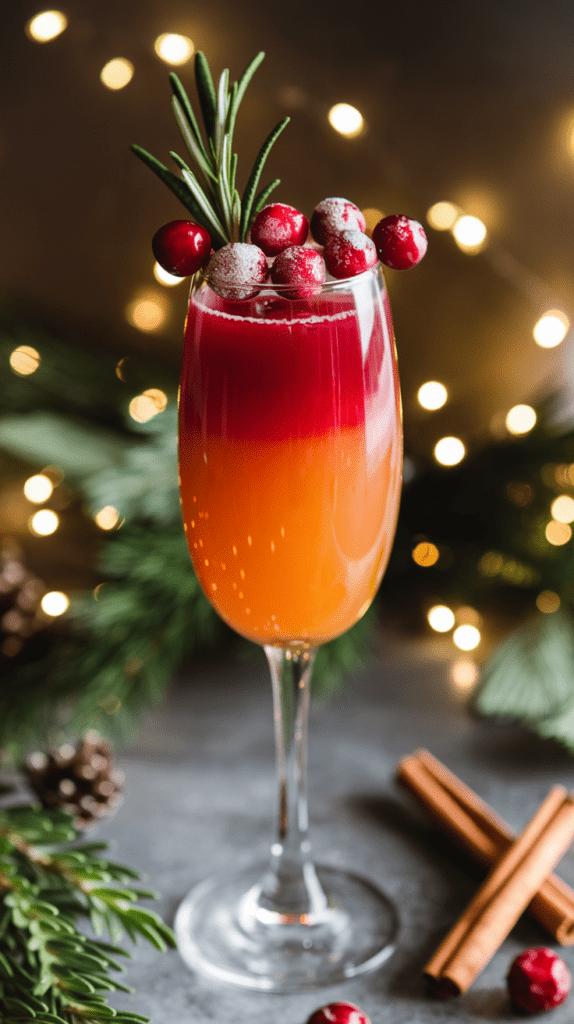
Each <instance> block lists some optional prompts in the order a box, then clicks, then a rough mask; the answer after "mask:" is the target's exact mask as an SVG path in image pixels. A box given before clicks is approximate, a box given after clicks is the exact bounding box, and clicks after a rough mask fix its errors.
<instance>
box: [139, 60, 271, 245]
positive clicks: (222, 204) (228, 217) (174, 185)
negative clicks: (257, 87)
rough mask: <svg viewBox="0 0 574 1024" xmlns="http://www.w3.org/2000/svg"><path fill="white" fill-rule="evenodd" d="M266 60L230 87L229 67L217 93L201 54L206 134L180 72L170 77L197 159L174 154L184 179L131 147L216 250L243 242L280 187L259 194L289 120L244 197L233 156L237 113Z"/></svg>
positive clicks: (264, 153) (198, 77)
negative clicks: (190, 160)
mask: <svg viewBox="0 0 574 1024" xmlns="http://www.w3.org/2000/svg"><path fill="white" fill-rule="evenodd" d="M264 57H265V54H264V53H258V54H257V56H256V57H254V58H253V60H252V61H251V62H250V63H249V64H248V66H247V67H246V68H245V71H244V72H243V74H242V75H241V77H240V79H239V80H238V81H237V82H234V83H233V85H232V86H231V88H230V86H229V71H228V70H227V69H225V70H224V71H223V72H222V73H221V76H220V78H219V82H218V85H217V89H216V88H215V86H214V83H213V79H212V76H211V71H210V69H209V64H208V62H207V60H206V57H205V55H204V54H203V53H201V52H199V53H197V54H196V57H195V82H196V88H197V96H198V100H199V106H200V110H201V120H202V122H203V130H204V135H202V132H201V129H200V126H199V123H198V119H197V118H196V116H195V113H194V111H193V107H192V105H191V102H190V100H189V97H188V95H187V93H186V91H185V89H184V87H183V85H182V84H181V81H180V79H179V78H178V76H177V75H176V74H175V73H173V72H172V74H170V76H169V80H170V84H171V88H172V93H173V96H172V109H173V113H174V116H175V119H176V121H177V124H178V127H179V130H180V132H181V135H182V137H183V140H184V142H185V144H186V146H187V149H188V150H189V153H190V154H191V156H192V157H193V161H194V167H193V168H191V167H189V166H188V165H187V163H186V162H185V161H184V160H183V159H182V158H181V157H180V156H178V154H177V153H174V152H171V153H170V156H171V158H172V160H173V161H174V163H176V164H177V166H178V167H179V169H180V171H181V178H179V177H178V176H177V175H176V174H174V173H173V171H170V170H169V169H168V168H167V167H165V166H164V164H162V163H161V162H160V161H159V160H157V159H156V157H154V156H152V155H151V154H150V153H148V152H147V151H146V150H145V149H142V148H141V146H137V145H135V144H134V145H133V146H132V150H133V152H134V153H135V155H136V156H138V157H139V158H140V160H143V162H144V163H145V164H147V166H148V167H149V168H150V169H151V170H152V171H153V172H154V174H156V175H157V176H158V178H160V179H161V180H162V181H163V182H164V184H166V185H167V186H168V188H170V189H171V191H172V192H173V193H174V194H175V195H176V196H177V198H178V199H179V200H181V202H182V203H183V205H184V206H185V207H186V209H187V210H188V211H189V212H190V214H191V216H192V217H193V219H194V220H195V221H196V222H197V223H198V224H201V225H203V227H204V228H206V230H207V231H209V234H210V236H211V242H212V245H213V248H214V249H220V248H221V247H222V246H223V245H226V244H227V243H228V242H237V241H240V242H244V241H245V238H246V236H247V233H248V231H249V228H250V226H251V223H252V221H253V218H254V217H255V215H256V214H257V212H258V211H259V210H260V209H261V207H262V206H263V205H264V204H265V203H266V202H267V199H268V198H269V196H270V194H271V192H272V191H273V189H275V188H276V187H277V185H279V183H280V179H279V178H276V179H275V180H274V181H272V182H270V184H269V185H266V186H265V188H263V189H262V190H261V192H260V193H259V194H258V195H256V193H257V188H258V185H259V180H260V177H261V172H262V170H263V166H264V164H265V161H266V160H267V157H268V155H269V152H270V150H271V147H272V146H273V144H274V143H275V141H276V139H277V138H278V137H279V135H280V134H281V132H282V131H283V129H284V128H285V126H286V125H287V124H288V122H289V118H288V117H285V118H283V120H282V121H280V122H279V124H278V125H276V126H275V128H274V129H273V131H272V132H271V133H270V134H269V135H268V137H267V139H266V140H265V142H264V143H263V145H262V147H261V149H260V150H259V153H258V155H257V159H256V161H255V164H254V167H253V170H252V171H251V174H250V175H249V178H248V180H247V185H246V186H245V189H244V192H243V196H240V195H239V192H238V191H237V188H236V185H235V179H236V172H237V154H236V153H234V152H233V133H234V130H235V121H236V118H237V112H238V110H239V106H240V104H241V101H242V99H243V97H244V95H245V91H246V89H247V86H248V85H249V83H250V81H251V79H252V78H253V75H254V74H255V71H256V70H257V68H258V67H259V65H260V64H261V61H262V60H263V59H264ZM182 179H183V180H182Z"/></svg>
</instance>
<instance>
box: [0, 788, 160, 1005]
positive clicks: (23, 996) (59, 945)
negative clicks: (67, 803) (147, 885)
mask: <svg viewBox="0 0 574 1024" xmlns="http://www.w3.org/2000/svg"><path fill="white" fill-rule="evenodd" d="M75 839H76V832H75V830H74V828H73V826H72V818H71V816H70V815H69V814H68V813H67V812H64V811H46V810H42V809H40V808H38V807H35V806H18V807H13V808H7V809H4V810H3V811H0V1021H2V1024H17V1022H19V1024H24V1021H31V1020H33V1021H37V1022H38V1024H44V1022H45V1024H80V1022H85V1024H90V1022H96V1021H102V1020H108V1019H112V1018H113V1020H114V1021H115V1022H117V1024H146V1022H147V1018H146V1017H142V1016H140V1015H139V1014H132V1013H123V1012H116V1011H115V1010H114V1009H112V1007H110V1006H109V1005H108V1004H107V1002H106V999H105V997H104V996H103V995H102V994H101V993H102V992H106V991H109V992H113V991H121V992H132V991H133V989H131V988H129V987H128V986H127V985H124V984H122V983H121V982H120V981H118V980H117V979H116V978H115V977H113V975H112V974H111V973H110V972H112V971H114V972H122V971H123V970H125V968H124V967H123V966H121V965H120V964H119V963H118V962H117V957H129V956H130V954H129V953H128V952H126V950H125V949H124V948H123V947H121V946H118V945H117V942H118V940H119V939H120V938H121V937H122V936H123V935H124V933H125V934H127V935H128V936H129V937H130V938H131V939H132V940H133V941H135V940H136V939H137V937H138V936H141V937H143V938H145V939H146V940H147V941H148V942H150V943H151V944H152V945H154V946H155V947H156V948H157V949H159V950H165V949H167V948H168V947H169V946H174V945H175V940H174V936H173V933H172V932H171V930H170V929H169V928H167V927H166V926H165V925H164V923H163V922H162V921H161V919H160V918H159V917H158V915H157V914H155V913H153V912H152V911H149V910H144V909H142V908H141V907H137V906H131V905H129V904H134V903H136V902H137V900H138V899H140V898H142V897H145V898H148V897H154V896H155V894H154V893H150V892H148V891H147V890H140V889H136V888H134V887H133V886H130V885H128V884H126V883H129V880H130V879H132V878H134V877H136V878H137V877H138V876H137V873H136V872H134V871H133V870H132V869H131V868H124V867H123V866H122V865H118V864H114V863H113V862H111V861H107V860H105V859H104V858H102V857H100V856H98V853H99V852H100V851H101V850H102V849H105V848H106V844H102V843H95V844H94V843H92V844H89V843H86V844H83V845H82V846H76V847H74V848H73V849H63V850H58V849H56V847H58V846H60V845H63V844H69V843H70V842H73V841H74V840H75ZM118 882H120V883H121V887H120V886H119V885H118ZM110 883H112V884H110ZM82 917H89V918H90V919H91V921H92V926H93V927H94V931H95V933H96V935H97V936H98V938H96V939H89V938H87V937H86V936H85V935H84V934H83V933H82V932H81V931H79V930H78V926H77V925H78V919H80V918H82ZM106 931H107V932H108V934H109V935H110V937H113V941H112V943H107V942H105V941H103V940H102V939H100V938H99V936H100V935H102V934H104V932H106Z"/></svg>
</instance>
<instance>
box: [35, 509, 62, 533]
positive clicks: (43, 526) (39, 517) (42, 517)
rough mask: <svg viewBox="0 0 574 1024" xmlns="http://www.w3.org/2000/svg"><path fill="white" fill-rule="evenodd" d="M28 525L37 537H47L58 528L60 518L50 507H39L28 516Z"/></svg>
mask: <svg viewBox="0 0 574 1024" xmlns="http://www.w3.org/2000/svg"><path fill="white" fill-rule="evenodd" d="M28 525H29V528H30V532H31V533H34V534H36V536H37V537H49V536H50V534H51V533H55V531H56V530H57V529H58V526H59V525H60V519H59V517H58V515H57V514H56V512H53V511H52V509H51V508H41V509H40V510H39V512H35V513H34V515H33V516H31V517H30V520H29V524H28Z"/></svg>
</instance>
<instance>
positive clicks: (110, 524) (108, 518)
mask: <svg viewBox="0 0 574 1024" xmlns="http://www.w3.org/2000/svg"><path fill="white" fill-rule="evenodd" d="M119 518H120V516H119V512H118V510H117V509H115V508H114V506H113V505H105V506H104V508H101V509H100V511H99V512H97V513H96V515H95V516H94V521H95V522H96V524H97V525H98V526H99V528H100V530H113V528H114V526H117V523H118V521H119Z"/></svg>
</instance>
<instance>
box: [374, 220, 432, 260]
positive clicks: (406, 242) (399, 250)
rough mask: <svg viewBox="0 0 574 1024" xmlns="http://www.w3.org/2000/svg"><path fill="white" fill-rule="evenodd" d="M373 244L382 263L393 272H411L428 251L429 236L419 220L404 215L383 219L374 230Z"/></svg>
mask: <svg viewBox="0 0 574 1024" xmlns="http://www.w3.org/2000/svg"><path fill="white" fill-rule="evenodd" d="M373 242H374V243H375V245H376V247H377V253H378V254H379V259H380V261H381V263H384V264H385V266H386V267H390V268H391V269H392V270H410V268H411V267H415V266H416V265H417V263H420V261H421V260H422V258H423V256H424V254H425V252H426V251H427V245H428V242H427V236H426V235H425V230H424V228H423V226H422V224H419V222H418V220H412V219H411V218H410V217H406V216H405V214H404V213H393V214H391V216H390V217H383V219H382V220H380V221H379V223H378V224H377V226H376V227H375V228H374V229H373Z"/></svg>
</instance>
